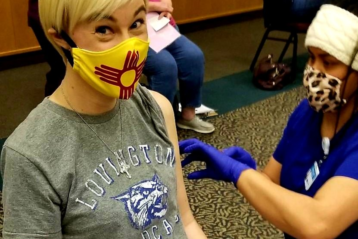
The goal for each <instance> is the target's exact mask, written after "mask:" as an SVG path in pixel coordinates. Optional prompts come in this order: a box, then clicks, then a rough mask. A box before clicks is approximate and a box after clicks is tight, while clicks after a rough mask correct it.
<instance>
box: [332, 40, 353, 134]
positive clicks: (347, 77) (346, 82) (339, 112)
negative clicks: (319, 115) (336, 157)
mask: <svg viewBox="0 0 358 239" xmlns="http://www.w3.org/2000/svg"><path fill="white" fill-rule="evenodd" d="M357 55H358V43H357V45H356V47H355V51H354V53H353V55H352V57H351V59H352V60H351V62H350V64H349V65H348V66H349V68H348V72H347V75H346V77H345V78H346V79H345V81H344V87H343V91H342V96H343V95H344V92H345V91H346V86H347V84H348V79H349V76H350V75H351V74H352V72H353V68H352V66H353V63H354V61H355V59H356V56H357ZM356 93H358V89H356V91H355V93H353V95H352V96H354V94H356ZM352 96H350V97H349V98H348V100H350V98H351V97H352ZM348 100H347V103H348ZM357 103H358V97H356V99H355V101H354V110H353V112H352V115H351V117H350V118H352V117H353V114H354V112H355V110H356V107H357ZM341 109H342V106H341V107H339V109H338V117H337V120H336V125H335V127H334V134H336V133H337V128H338V124H339V120H340V117H341Z"/></svg>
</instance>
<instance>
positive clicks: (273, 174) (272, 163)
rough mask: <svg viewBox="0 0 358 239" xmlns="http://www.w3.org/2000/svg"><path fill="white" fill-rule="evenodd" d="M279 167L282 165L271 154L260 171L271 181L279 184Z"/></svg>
mask: <svg viewBox="0 0 358 239" xmlns="http://www.w3.org/2000/svg"><path fill="white" fill-rule="evenodd" d="M281 169H282V165H281V164H280V163H279V162H277V160H276V159H275V158H274V157H273V156H271V158H270V160H269V162H268V163H267V165H266V167H265V168H264V170H263V171H262V172H263V173H264V174H265V175H266V176H268V177H269V178H270V179H271V181H272V182H274V183H276V184H278V185H280V178H281Z"/></svg>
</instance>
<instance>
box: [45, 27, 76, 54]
mask: <svg viewBox="0 0 358 239" xmlns="http://www.w3.org/2000/svg"><path fill="white" fill-rule="evenodd" d="M47 33H48V34H49V35H50V37H51V38H52V40H53V41H54V42H55V43H56V44H57V45H58V46H60V47H62V48H64V49H67V50H71V46H70V45H69V44H68V43H67V42H66V41H65V40H64V39H63V38H62V37H61V36H60V35H59V34H58V32H57V31H56V30H55V29H54V28H50V29H49V30H48V31H47Z"/></svg>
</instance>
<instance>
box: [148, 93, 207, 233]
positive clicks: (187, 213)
mask: <svg viewBox="0 0 358 239" xmlns="http://www.w3.org/2000/svg"><path fill="white" fill-rule="evenodd" d="M151 93H152V95H153V97H154V99H155V100H156V101H157V103H158V104H159V106H160V108H161V109H162V112H163V115H164V119H165V124H166V128H167V132H168V135H169V138H170V140H171V142H172V144H173V146H174V152H175V159H176V166H175V167H176V176H177V194H178V206H179V211H180V216H181V220H182V222H183V225H184V230H185V232H186V234H187V236H188V238H189V239H206V238H207V237H206V236H205V234H204V232H203V230H202V229H201V227H200V226H199V224H198V223H197V222H196V220H195V218H194V216H193V214H192V211H191V209H190V206H189V201H188V196H187V193H186V190H185V185H184V179H183V172H182V167H181V161H180V154H179V148H178V136H177V131H176V126H175V118H174V112H173V108H172V105H171V104H170V102H169V101H168V100H167V99H166V98H165V97H164V96H162V95H160V94H159V93H156V92H153V91H151Z"/></svg>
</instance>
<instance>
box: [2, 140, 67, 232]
mask: <svg viewBox="0 0 358 239" xmlns="http://www.w3.org/2000/svg"><path fill="white" fill-rule="evenodd" d="M1 160H2V172H3V180H4V187H3V207H4V225H3V235H4V238H7V237H11V238H13V237H16V238H18V237H19V236H20V235H21V238H40V237H41V238H61V210H60V207H59V205H60V203H61V202H60V200H59V197H58V196H57V194H56V193H55V191H54V190H53V188H52V187H51V186H50V184H49V183H48V180H47V179H46V177H45V176H44V174H43V173H42V172H41V171H40V170H39V169H38V168H37V167H36V166H35V165H34V164H33V163H32V162H30V161H29V160H28V159H27V158H26V157H24V156H22V155H21V154H19V153H17V152H16V151H14V150H12V149H10V148H8V147H5V148H4V150H3V152H2V155H1Z"/></svg>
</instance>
